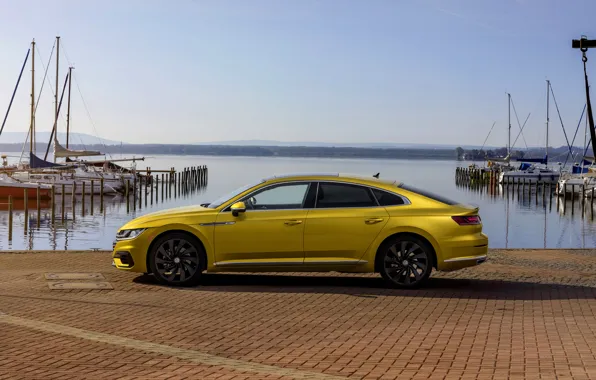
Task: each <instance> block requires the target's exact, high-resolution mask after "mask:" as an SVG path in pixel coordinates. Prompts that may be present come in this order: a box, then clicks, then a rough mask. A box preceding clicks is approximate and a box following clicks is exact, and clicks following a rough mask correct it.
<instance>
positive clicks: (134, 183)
mask: <svg viewBox="0 0 596 380" xmlns="http://www.w3.org/2000/svg"><path fill="white" fill-rule="evenodd" d="M132 209H133V211H134V210H136V209H137V176H136V174H135V176H134V177H133V178H132Z"/></svg>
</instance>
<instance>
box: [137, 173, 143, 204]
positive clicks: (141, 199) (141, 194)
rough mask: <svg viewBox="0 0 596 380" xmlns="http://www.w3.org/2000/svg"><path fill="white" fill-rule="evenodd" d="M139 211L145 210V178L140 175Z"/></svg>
mask: <svg viewBox="0 0 596 380" xmlns="http://www.w3.org/2000/svg"><path fill="white" fill-rule="evenodd" d="M138 192H139V210H140V209H142V208H143V177H142V176H140V175H139V190H138Z"/></svg>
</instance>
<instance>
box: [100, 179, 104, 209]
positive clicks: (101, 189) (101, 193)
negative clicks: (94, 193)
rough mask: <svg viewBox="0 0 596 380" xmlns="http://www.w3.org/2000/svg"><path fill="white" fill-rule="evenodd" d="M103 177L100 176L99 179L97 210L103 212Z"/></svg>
mask: <svg viewBox="0 0 596 380" xmlns="http://www.w3.org/2000/svg"><path fill="white" fill-rule="evenodd" d="M103 182H104V180H103V177H101V179H100V180H99V186H100V188H99V212H100V213H102V212H103Z"/></svg>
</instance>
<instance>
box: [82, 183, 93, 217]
mask: <svg viewBox="0 0 596 380" xmlns="http://www.w3.org/2000/svg"><path fill="white" fill-rule="evenodd" d="M92 192H93V191H92ZM81 216H85V181H83V187H81Z"/></svg>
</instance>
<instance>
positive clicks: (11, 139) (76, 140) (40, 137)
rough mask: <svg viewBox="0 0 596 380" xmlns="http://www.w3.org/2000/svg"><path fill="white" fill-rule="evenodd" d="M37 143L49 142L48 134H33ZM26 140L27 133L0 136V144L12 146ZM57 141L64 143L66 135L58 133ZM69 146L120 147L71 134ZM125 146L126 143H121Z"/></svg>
mask: <svg viewBox="0 0 596 380" xmlns="http://www.w3.org/2000/svg"><path fill="white" fill-rule="evenodd" d="M35 137H36V138H37V141H38V142H42V141H46V143H47V141H49V140H50V132H37V133H36V134H35ZM26 138H27V132H6V131H5V132H2V135H0V144H14V143H17V144H18V143H21V144H22V143H23V142H24V141H25V139H26ZM58 140H59V141H60V142H61V143H66V133H64V132H58ZM70 144H82V145H96V144H99V145H102V144H106V145H120V141H114V140H108V139H101V138H98V137H95V136H91V135H88V134H86V133H71V134H70ZM123 144H126V142H123Z"/></svg>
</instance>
